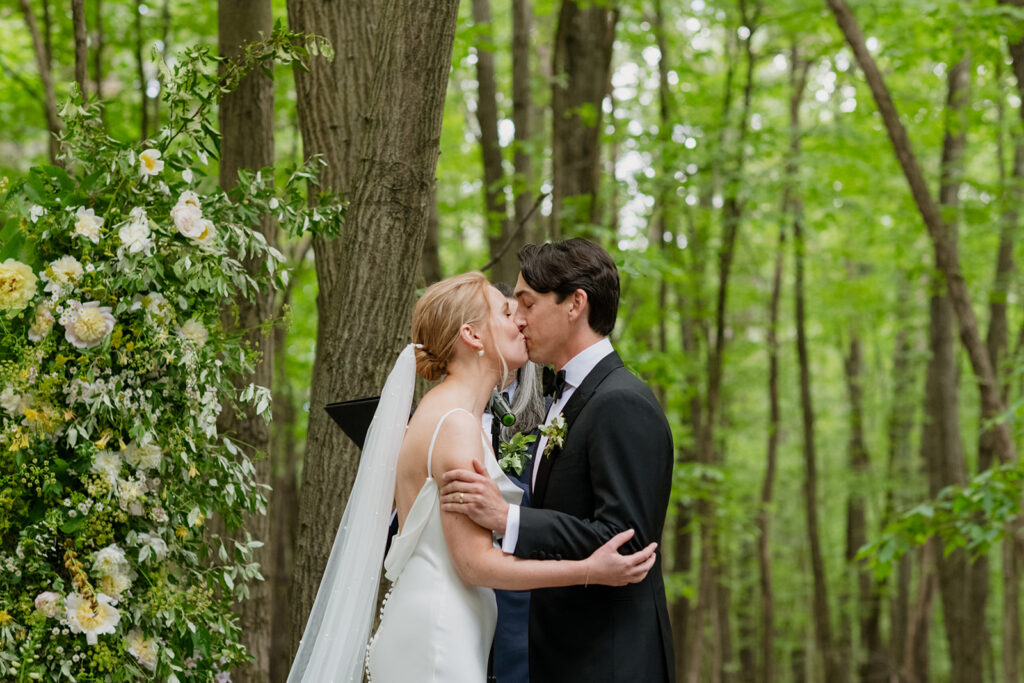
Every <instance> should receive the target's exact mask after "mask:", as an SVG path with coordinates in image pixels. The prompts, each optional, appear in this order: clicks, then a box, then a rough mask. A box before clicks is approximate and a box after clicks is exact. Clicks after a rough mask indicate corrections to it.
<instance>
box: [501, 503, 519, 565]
mask: <svg viewBox="0 0 1024 683" xmlns="http://www.w3.org/2000/svg"><path fill="white" fill-rule="evenodd" d="M518 542H519V506H518V505H509V506H508V517H507V518H506V519H505V535H504V537H502V539H501V551H502V552H504V553H508V554H509V555H511V554H512V553H514V552H515V551H516V543H518Z"/></svg>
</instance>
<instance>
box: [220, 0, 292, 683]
mask: <svg viewBox="0 0 1024 683" xmlns="http://www.w3.org/2000/svg"><path fill="white" fill-rule="evenodd" d="M272 28H273V12H272V9H271V3H270V0H259V1H257V2H251V1H250V0H218V3H217V33H218V44H219V51H220V55H221V57H224V58H227V59H230V58H232V57H235V56H236V55H238V54H239V53H241V51H242V50H243V49H244V45H245V44H246V43H247V42H252V41H256V40H259V38H260V34H261V33H262V34H263V35H269V34H270V32H271V30H272ZM219 116H220V131H221V137H220V186H221V188H222V189H224V190H226V191H228V190H231V189H232V188H234V187H235V186H236V185H237V184H238V172H239V170H241V169H248V170H250V171H258V170H260V169H262V168H264V167H268V166H273V164H274V81H273V79H272V78H271V77H270V76H269V75H268V74H267V73H266V72H265V71H263V70H262V69H260V70H256V71H253V72H252V73H250V74H249V75H247V76H246V77H245V78H244V79H242V81H241V83H240V84H239V86H238V88H237V89H236V90H235V91H234V92H230V93H227V94H225V95H224V96H223V97H222V98H221V102H220V112H219ZM271 181H272V179H271V178H267V182H271ZM252 227H253V228H255V229H257V230H259V232H260V233H261V234H262V235H263V236H264V238H265V239H266V240H267V242H268V243H269V244H271V245H275V244H276V243H277V225H276V223H275V222H274V220H273V219H272V218H271V217H270V216H264V217H263V218H262V220H261V221H260V223H259V225H254V226H252ZM246 267H247V268H248V269H250V270H251V271H256V270H258V269H259V268H262V267H263V266H262V264H261V263H259V262H256V261H249V262H247V263H246ZM274 312H275V306H274V294H273V292H266V293H261V294H257V295H256V297H255V299H254V300H253V301H251V302H250V301H247V300H244V299H240V300H238V301H236V302H234V304H233V305H232V306H231V307H230V309H227V310H225V311H224V312H223V317H224V318H225V322H226V324H227V325H228V326H234V325H237V326H238V327H239V328H241V329H243V330H246V333H245V334H246V339H247V340H248V342H249V343H250V344H251V345H252V348H253V349H255V350H256V351H257V352H258V353H259V360H258V361H257V363H256V367H255V370H254V373H253V376H252V378H251V379H246V380H245V383H244V384H242V383H241V382H240V384H239V389H240V390H241V389H242V388H244V385H245V384H248V383H249V382H250V381H251V382H253V383H255V384H257V385H259V386H263V387H268V388H269V387H271V386H272V385H273V381H274V336H273V331H272V330H271V329H268V328H266V327H264V325H265V324H266V323H267V322H268V321H269V320H270V319H271V318H272V317H273V315H274ZM219 426H220V428H221V430H222V431H223V432H224V433H226V434H230V435H231V436H232V437H234V439H235V441H236V442H238V443H240V444H245V446H244V448H245V449H246V450H247V452H248V455H249V456H250V457H251V458H252V460H253V465H254V467H255V469H256V479H257V481H260V482H263V483H269V482H270V479H271V476H270V475H271V473H270V462H271V458H270V454H269V451H270V447H271V442H270V428H269V426H268V425H267V423H266V421H265V420H263V419H262V418H260V417H258V416H257V415H256V414H255V412H254V411H249V413H247V414H235V413H233V412H231V411H225V412H224V413H222V415H221V418H220V424H219ZM271 496H273V494H271ZM271 505H273V498H272V497H271ZM245 525H246V528H247V530H248V531H249V532H250V533H251V534H252V536H253V537H254V538H256V539H258V540H260V541H262V542H263V544H264V545H263V547H262V548H259V549H258V550H257V551H256V553H255V557H254V559H255V560H256V561H257V562H259V563H260V564H261V565H263V566H264V567H269V566H270V565H271V558H272V557H273V555H274V549H273V544H274V542H275V539H274V538H273V537H271V534H270V528H271V527H270V517H269V516H267V515H250V516H248V518H247V519H246V520H245ZM265 578H266V577H265ZM269 578H270V579H271V580H264V581H259V582H254V583H253V584H252V586H251V588H250V598H249V600H246V601H244V602H243V603H242V605H241V617H242V630H243V632H244V633H245V645H246V648H247V649H248V650H249V653H250V654H251V655H252V656H253V661H252V662H250V663H248V664H247V665H246V666H245V668H244V669H243V670H242V671H241V672H240V675H241V676H242V677H243V678H244V680H246V681H252V682H253V683H266V682H269V681H270V680H271V679H270V654H271V643H272V631H273V629H272V628H271V624H272V622H271V614H270V611H269V610H268V608H267V606H268V605H270V604H271V603H272V596H273V595H274V594H275V593H276V592H279V591H284V590H286V586H282V585H280V584H275V583H273V582H272V580H273V579H275V578H277V577H274V576H273V575H271V576H270V577H269Z"/></svg>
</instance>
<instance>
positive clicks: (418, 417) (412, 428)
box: [395, 387, 464, 528]
mask: <svg viewBox="0 0 1024 683" xmlns="http://www.w3.org/2000/svg"><path fill="white" fill-rule="evenodd" d="M440 389H441V387H435V388H434V389H431V390H430V391H429V392H427V394H426V395H425V396H424V397H423V399H422V400H421V401H420V403H419V405H418V406H417V407H416V412H414V413H413V415H412V417H411V418H409V426H408V427H407V428H406V431H405V438H404V439H403V441H402V448H401V450H400V451H399V453H398V466H397V471H396V476H395V505H396V507H397V509H398V526H399V528H401V527H402V526H403V525H404V524H405V518H406V516H408V514H409V509H410V508H411V507H412V504H413V502H415V500H416V496H417V495H419V492H420V489H422V488H423V484H424V483H425V482H426V479H427V477H428V476H431V475H430V473H429V472H427V455H428V451H429V449H430V441H431V439H432V438H433V436H434V430H435V429H436V428H437V423H438V420H440V419H441V417H442V416H443V415H445V413H447V412H449V411H451V410H452V409H454V408H464V406H462V405H459V404H458V402H456V401H454V400H453V397H451V396H449V395H446V393H445V392H443V391H440ZM449 419H450V418H449Z"/></svg>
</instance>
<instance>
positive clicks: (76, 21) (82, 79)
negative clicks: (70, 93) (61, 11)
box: [71, 0, 89, 102]
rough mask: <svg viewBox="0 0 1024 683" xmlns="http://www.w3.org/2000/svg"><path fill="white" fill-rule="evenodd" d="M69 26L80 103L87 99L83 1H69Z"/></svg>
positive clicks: (87, 61)
mask: <svg viewBox="0 0 1024 683" xmlns="http://www.w3.org/2000/svg"><path fill="white" fill-rule="evenodd" d="M71 24H72V26H73V28H74V34H75V82H76V83H78V89H79V90H80V91H81V92H82V102H86V101H88V99H89V90H88V81H89V70H88V68H89V31H88V29H87V28H86V25H85V0H71Z"/></svg>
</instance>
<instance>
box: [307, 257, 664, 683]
mask: <svg viewBox="0 0 1024 683" xmlns="http://www.w3.org/2000/svg"><path fill="white" fill-rule="evenodd" d="M519 260H520V266H521V272H520V275H519V279H518V281H517V283H516V286H515V289H514V298H515V302H513V303H510V302H509V301H508V300H507V299H506V298H505V297H504V296H503V295H502V294H501V293H500V292H499V291H498V290H497V289H495V288H494V287H492V286H491V285H490V284H489V283H488V282H487V280H486V278H485V277H484V276H483V275H482V274H480V273H466V274H464V275H459V276H455V277H453V278H449V279H447V280H443V281H441V282H439V283H436V284H434V285H432V286H431V287H429V288H428V289H427V291H426V292H425V293H424V295H423V296H422V297H421V299H420V300H419V302H418V303H417V305H416V308H415V311H414V313H413V321H412V341H413V344H410V345H409V346H408V347H406V349H405V350H403V352H402V353H401V355H400V356H399V358H398V360H397V361H396V363H395V367H394V368H393V369H392V371H391V374H390V375H389V377H388V380H387V383H386V385H385V388H384V391H383V392H382V397H381V402H380V406H379V407H378V409H377V412H376V413H375V415H374V419H373V423H372V424H371V426H370V431H369V433H368V435H367V438H366V442H365V444H364V448H363V455H362V459H361V461H360V465H359V472H358V474H357V476H356V481H355V484H354V485H353V489H352V493H351V495H350V497H349V501H348V505H347V507H346V510H345V514H344V516H343V518H342V521H341V526H340V528H339V531H338V535H337V537H336V539H335V543H334V546H333V548H332V551H331V556H330V559H329V560H328V564H327V567H326V569H325V571H324V576H323V578H322V580H321V584H320V589H319V591H318V593H317V598H316V601H315V603H314V606H313V609H312V611H311V613H310V616H309V620H308V621H307V624H306V629H305V632H304V635H303V638H302V641H301V643H300V646H299V650H298V652H297V654H296V658H295V662H294V663H293V665H292V670H291V673H290V674H289V677H288V680H289V681H310V682H312V681H317V682H320V681H359V680H360V677H361V676H362V673H363V667H364V666H365V669H366V674H367V679H368V680H370V681H374V682H375V683H392V682H396V683H399V682H400V683H409V682H415V681H438V682H443V683H457V682H462V681H466V682H467V683H483V682H484V681H485V679H486V676H487V660H488V653H489V652H490V649H491V641H492V638H493V636H494V628H495V623H496V621H497V607H496V602H495V596H494V591H493V590H492V589H495V588H498V589H509V590H524V589H532V593H531V598H530V608H529V627H528V631H529V678H530V680H532V681H533V683H544V682H545V681H551V682H555V681H558V682H560V683H561V682H566V681H587V682H593V681H609V682H611V681H623V682H624V681H645V682H648V681H649V682H658V681H671V680H672V671H673V664H672V638H671V632H670V628H669V621H668V610H667V606H666V601H665V589H664V584H663V581H662V576H661V556H660V554H659V553H658V552H657V548H656V546H657V543H656V542H657V540H658V539H660V537H661V534H662V529H663V526H664V520H665V513H666V510H667V507H668V500H669V492H670V489H671V478H672V461H673V448H672V435H671V432H670V430H669V426H668V423H667V421H666V419H665V416H664V413H663V412H662V410H661V408H660V406H659V404H658V402H657V400H656V399H655V397H654V395H653V393H652V392H651V391H650V389H649V388H648V387H647V386H646V385H645V384H644V383H643V382H642V381H641V380H639V379H637V378H636V377H635V376H634V375H633V374H632V373H630V372H629V371H628V370H626V368H625V367H624V365H623V363H622V361H621V359H620V358H619V356H618V354H617V353H616V352H615V351H614V349H613V348H612V345H611V343H610V341H609V340H608V338H607V336H608V334H609V333H610V332H611V330H612V328H613V327H614V325H615V319H616V315H617V310H618V299H619V277H618V271H617V269H616V267H615V264H614V262H613V261H612V259H611V257H610V256H609V255H608V253H607V252H605V251H604V249H602V248H601V247H600V246H598V245H596V244H594V243H592V242H589V241H587V240H583V239H572V240H567V241H564V242H555V243H548V244H544V245H541V246H535V245H527V246H526V247H524V248H523V250H522V251H521V252H520V254H519ZM527 359H529V360H532V361H534V362H536V363H545V364H552V365H554V366H555V368H556V369H557V370H558V371H559V382H558V383H559V387H558V390H557V392H556V397H555V400H554V402H553V403H552V404H551V405H550V407H549V409H548V414H547V420H546V421H545V424H546V427H545V429H543V430H542V436H541V438H540V439H538V441H537V449H536V455H535V456H534V458H533V459H532V460H530V461H528V462H527V468H528V469H529V468H531V467H532V472H531V473H530V477H531V479H532V482H531V483H532V486H531V488H530V492H531V496H530V504H529V505H528V506H521V505H519V504H518V503H519V502H520V498H521V496H522V491H521V490H520V489H519V488H518V487H516V485H515V484H514V483H512V482H511V481H510V480H509V479H508V477H507V476H505V474H504V472H502V471H501V468H500V467H499V466H498V463H497V460H496V458H495V455H494V453H493V451H492V447H491V439H490V436H489V435H488V434H486V433H484V431H483V429H482V426H481V418H482V414H483V412H484V410H485V408H486V406H487V404H488V401H489V399H490V396H491V392H492V390H493V389H494V388H495V387H496V386H504V385H505V383H506V382H505V380H506V379H507V378H508V377H510V373H514V371H515V370H516V369H518V368H519V367H521V366H522V365H524V364H525V363H526V361H527ZM415 372H418V373H419V374H420V375H422V376H424V377H425V378H427V379H430V380H435V379H441V380H442V381H440V382H439V383H438V384H437V385H436V386H435V387H434V388H432V389H431V390H430V391H429V392H427V394H426V395H425V396H424V397H423V398H422V400H421V401H420V402H419V405H418V406H417V407H416V411H415V413H414V414H413V415H412V417H411V418H409V411H410V407H411V403H412V394H413V386H414V379H415V378H414V376H413V375H414V373H415ZM392 504H394V507H396V508H397V515H398V522H399V529H400V530H399V533H398V535H397V536H396V537H395V539H394V541H393V542H392V544H391V547H390V550H389V551H388V553H387V557H386V558H385V559H384V560H383V565H384V569H385V571H386V576H387V577H388V579H389V580H390V581H391V582H392V586H391V589H390V590H389V594H388V596H387V597H385V600H384V606H383V607H382V608H381V613H380V617H381V618H380V625H379V627H378V629H377V632H376V633H375V634H374V636H373V638H372V639H370V641H369V643H368V644H367V638H368V636H369V631H370V628H371V624H372V617H373V608H374V605H375V603H376V594H377V586H378V583H379V578H380V571H381V560H382V558H383V556H384V544H385V537H386V528H387V522H388V517H389V516H390V511H391V509H392ZM624 553H626V554H624ZM499 680H500V679H499Z"/></svg>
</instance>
